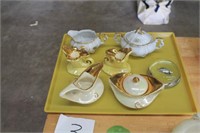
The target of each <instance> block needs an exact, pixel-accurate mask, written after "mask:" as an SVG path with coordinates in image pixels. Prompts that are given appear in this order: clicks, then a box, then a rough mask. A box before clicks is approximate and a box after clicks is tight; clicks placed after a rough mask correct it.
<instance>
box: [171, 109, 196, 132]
mask: <svg viewBox="0 0 200 133" xmlns="http://www.w3.org/2000/svg"><path fill="white" fill-rule="evenodd" d="M199 131H200V113H197V114H195V115H193V117H192V118H190V119H186V120H183V121H182V122H180V123H179V124H178V125H177V126H176V127H175V128H174V129H173V130H172V133H197V132H199Z"/></svg>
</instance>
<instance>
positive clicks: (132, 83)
mask: <svg viewBox="0 0 200 133" xmlns="http://www.w3.org/2000/svg"><path fill="white" fill-rule="evenodd" d="M123 88H124V90H125V91H126V92H127V93H129V94H130V95H135V96H139V95H142V94H144V93H145V92H146V91H147V90H148V82H147V81H146V79H145V78H144V77H142V76H141V75H139V74H132V75H129V76H127V77H126V78H125V79H124V81H123Z"/></svg>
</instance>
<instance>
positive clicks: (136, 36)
mask: <svg viewBox="0 0 200 133" xmlns="http://www.w3.org/2000/svg"><path fill="white" fill-rule="evenodd" d="M114 39H115V40H116V42H117V43H119V44H120V45H121V47H122V48H131V49H132V55H133V56H138V57H145V56H146V55H147V54H149V53H152V52H153V51H155V50H157V49H160V48H161V47H163V46H164V42H163V40H162V39H161V38H157V39H154V38H153V37H152V36H151V35H150V34H148V33H147V32H145V31H143V30H141V28H138V29H137V30H134V31H130V32H127V33H126V34H125V35H124V36H122V35H121V34H116V35H115V37H114Z"/></svg>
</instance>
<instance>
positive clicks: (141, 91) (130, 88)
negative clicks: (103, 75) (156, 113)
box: [109, 73, 164, 109]
mask: <svg viewBox="0 0 200 133" xmlns="http://www.w3.org/2000/svg"><path fill="white" fill-rule="evenodd" d="M109 83H110V86H111V88H112V91H113V93H114V95H115V97H116V98H117V100H118V101H119V102H120V103H121V104H122V105H124V106H126V107H129V108H133V109H140V108H144V107H147V106H149V105H150V104H151V103H152V102H153V101H154V100H155V98H156V97H157V96H158V94H159V93H160V92H161V90H163V89H164V85H163V84H162V83H161V82H160V81H158V80H157V79H155V78H153V77H151V76H147V75H140V74H131V73H119V74H116V75H113V76H111V77H110V79H109Z"/></svg>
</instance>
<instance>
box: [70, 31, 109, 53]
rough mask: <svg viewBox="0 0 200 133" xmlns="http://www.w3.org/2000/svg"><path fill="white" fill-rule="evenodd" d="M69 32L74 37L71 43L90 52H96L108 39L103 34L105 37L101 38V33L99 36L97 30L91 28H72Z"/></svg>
mask: <svg viewBox="0 0 200 133" xmlns="http://www.w3.org/2000/svg"><path fill="white" fill-rule="evenodd" d="M67 34H68V35H69V36H70V37H71V38H72V40H71V42H70V43H71V45H72V46H73V47H76V48H78V49H82V48H84V49H85V50H86V51H87V52H88V53H94V52H95V50H96V49H97V48H98V47H99V46H100V45H102V44H103V43H104V41H106V40H107V39H108V37H107V36H106V35H104V34H103V36H104V37H102V38H101V34H99V36H98V35H97V34H96V32H95V31H93V30H90V29H84V30H80V31H77V30H70V31H68V32H67Z"/></svg>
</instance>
